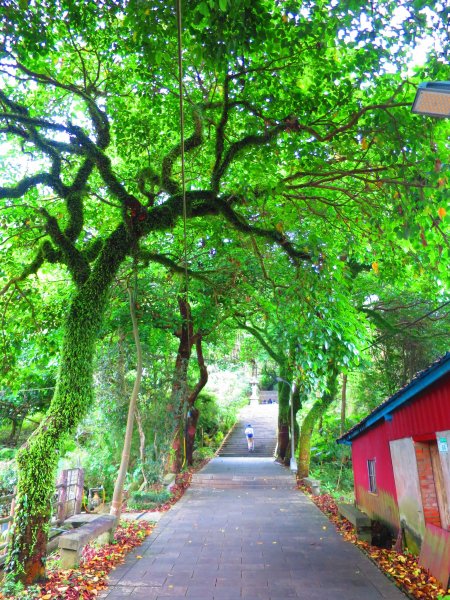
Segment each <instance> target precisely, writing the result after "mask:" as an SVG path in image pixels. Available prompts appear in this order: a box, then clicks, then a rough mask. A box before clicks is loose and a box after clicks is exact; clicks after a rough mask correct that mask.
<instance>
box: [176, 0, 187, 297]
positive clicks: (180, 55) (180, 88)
mask: <svg viewBox="0 0 450 600" xmlns="http://www.w3.org/2000/svg"><path fill="white" fill-rule="evenodd" d="M176 6H177V34H178V92H179V96H180V143H181V188H182V194H183V248H184V285H185V297H186V302H187V304H188V305H189V281H188V263H187V206H186V204H187V203H186V175H185V163H184V102H183V40H182V35H181V26H182V23H181V0H177V3H176Z"/></svg>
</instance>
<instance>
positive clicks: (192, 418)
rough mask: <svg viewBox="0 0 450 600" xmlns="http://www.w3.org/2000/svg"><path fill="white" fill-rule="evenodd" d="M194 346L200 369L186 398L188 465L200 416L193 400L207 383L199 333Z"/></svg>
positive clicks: (191, 457)
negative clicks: (195, 381)
mask: <svg viewBox="0 0 450 600" xmlns="http://www.w3.org/2000/svg"><path fill="white" fill-rule="evenodd" d="M195 347H196V350H197V362H198V366H199V369H200V376H199V379H198V382H197V385H196V386H195V388H194V389H193V390H192V392H191V393H190V395H189V398H188V416H187V423H186V461H187V464H188V465H191V466H192V464H193V462H194V457H193V453H194V444H195V435H196V433H197V423H198V419H199V416H200V411H199V410H198V408H196V407H195V406H194V405H195V401H196V400H197V398H198V395H199V394H200V392H201V391H202V389H203V388H204V387H205V385H206V384H207V383H208V369H207V368H206V365H205V358H204V356H203V348H202V336H201V335H200V334H197V335H196V339H195Z"/></svg>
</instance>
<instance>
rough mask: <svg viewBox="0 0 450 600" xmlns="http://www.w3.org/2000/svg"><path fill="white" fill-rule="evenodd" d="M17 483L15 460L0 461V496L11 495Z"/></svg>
mask: <svg viewBox="0 0 450 600" xmlns="http://www.w3.org/2000/svg"><path fill="white" fill-rule="evenodd" d="M16 483H17V466H16V461H15V460H10V461H5V462H1V461H0V496H6V495H7V494H12V493H13V491H14V487H15V485H16Z"/></svg>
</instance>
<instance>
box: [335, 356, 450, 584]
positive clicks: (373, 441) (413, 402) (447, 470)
mask: <svg viewBox="0 0 450 600" xmlns="http://www.w3.org/2000/svg"><path fill="white" fill-rule="evenodd" d="M338 442H339V443H341V444H351V446H352V461H353V473H354V480H355V499H356V504H357V506H358V507H359V508H360V510H362V511H363V512H365V513H366V514H367V515H369V517H371V518H372V519H373V520H375V521H379V522H381V523H383V524H384V525H386V526H388V527H389V528H390V529H391V531H392V532H393V533H394V534H398V532H399V531H401V532H402V535H403V540H404V543H405V545H406V546H407V548H408V549H409V550H410V551H412V552H414V553H416V554H418V555H419V562H420V563H421V564H422V565H423V566H425V567H427V568H428V569H429V570H430V572H431V573H432V574H433V575H434V576H435V577H436V578H437V579H438V580H439V581H440V582H441V584H442V585H443V586H444V587H445V586H446V585H448V583H449V577H450V508H449V501H450V352H448V353H447V354H446V355H445V356H443V357H442V358H441V359H439V360H438V361H436V362H435V363H433V364H432V365H431V366H430V367H428V368H427V369H425V370H424V371H421V372H420V373H418V374H417V375H416V376H415V377H414V378H413V379H412V381H410V383H408V384H407V385H406V386H405V387H403V388H402V389H401V390H399V391H398V392H397V393H396V394H394V395H393V396H391V397H390V398H389V399H388V400H386V401H385V402H383V403H382V404H380V406H378V407H377V408H376V409H375V410H374V411H373V412H372V413H370V414H369V415H368V416H367V417H366V418H365V419H363V420H362V421H361V422H360V423H358V424H357V425H355V427H353V428H352V429H351V430H350V431H348V432H347V433H346V434H345V435H343V436H342V437H341V438H340V439H339V440H338Z"/></svg>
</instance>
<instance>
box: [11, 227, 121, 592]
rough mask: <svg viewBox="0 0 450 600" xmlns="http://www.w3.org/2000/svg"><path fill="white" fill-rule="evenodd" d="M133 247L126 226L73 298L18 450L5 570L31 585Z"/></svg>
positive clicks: (38, 574) (38, 573) (39, 574)
mask: <svg viewBox="0 0 450 600" xmlns="http://www.w3.org/2000/svg"><path fill="white" fill-rule="evenodd" d="M128 248H129V237H128V234H127V232H126V230H125V228H124V227H119V228H118V230H117V231H116V232H115V233H114V234H112V235H111V237H110V238H109V240H108V242H107V243H106V244H105V246H104V248H103V250H102V252H101V254H100V255H99V258H98V261H97V263H96V266H95V268H94V269H93V271H92V273H91V275H90V277H89V278H88V279H87V281H86V282H85V283H84V284H83V285H82V286H80V288H79V290H78V291H77V292H76V293H75V296H74V298H73V300H72V302H71V305H70V308H69V313H68V315H67V319H66V323H65V331H64V338H63V343H62V349H61V360H60V368H59V373H58V378H57V385H56V389H55V393H54V395H53V398H52V401H51V404H50V407H49V409H48V412H47V415H46V418H45V419H44V420H43V421H42V423H41V424H40V426H39V427H38V428H37V429H36V431H35V432H34V433H33V434H32V435H31V436H30V438H29V439H28V440H27V442H26V443H25V444H24V446H23V447H22V448H21V449H20V450H19V452H18V454H17V466H18V484H17V504H16V511H15V515H14V522H13V533H12V536H11V540H10V543H9V546H8V554H7V558H6V564H5V572H6V573H7V574H9V575H10V576H12V577H13V579H19V580H22V581H23V582H25V583H32V582H34V581H38V580H39V579H42V578H43V577H44V572H45V567H44V565H45V552H46V548H47V534H48V529H49V521H50V512H51V511H50V506H51V498H52V495H53V493H54V490H55V479H56V468H57V464H58V459H59V451H60V445H61V442H62V441H63V439H64V438H65V437H66V436H67V434H69V433H71V432H73V431H74V429H75V427H76V426H77V425H78V423H79V422H80V421H81V419H82V418H83V416H84V415H85V414H86V411H87V410H88V408H89V407H90V406H91V405H92V402H93V390H92V378H93V359H94V350H95V342H96V339H97V335H98V331H99V328H100V324H101V319H102V316H103V313H104V310H105V305H106V299H107V292H108V290H109V287H110V284H111V282H112V280H113V278H114V276H115V274H116V272H117V269H118V268H119V266H120V264H121V263H122V261H123V260H124V258H125V256H126V254H127V251H128Z"/></svg>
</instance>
